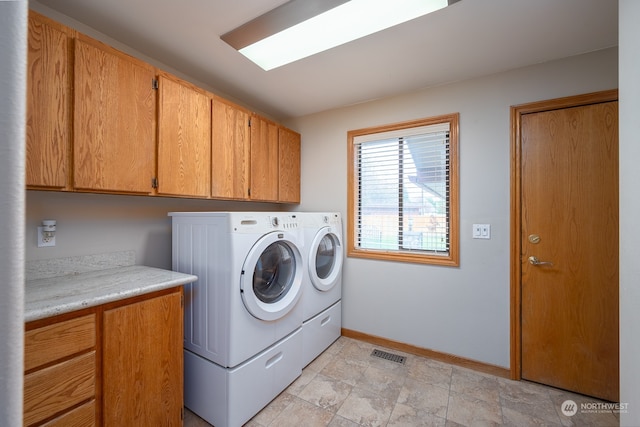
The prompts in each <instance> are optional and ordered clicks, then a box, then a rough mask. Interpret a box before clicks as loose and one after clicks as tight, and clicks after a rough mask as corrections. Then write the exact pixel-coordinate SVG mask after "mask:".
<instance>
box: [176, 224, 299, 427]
mask: <svg viewBox="0 0 640 427" xmlns="http://www.w3.org/2000/svg"><path fill="white" fill-rule="evenodd" d="M169 215H170V216H171V217H172V252H173V269H174V270H175V271H179V272H189V273H190V274H195V275H197V276H198V280H197V281H196V282H193V283H191V284H189V285H188V286H186V287H185V310H184V312H185V318H184V367H185V390H184V396H185V406H187V407H188V408H189V409H191V410H192V411H193V412H195V413H196V414H198V415H199V416H200V417H202V418H204V419H205V420H207V421H208V422H209V423H211V424H214V425H215V426H216V427H226V426H239V425H242V424H243V423H245V422H246V421H248V420H249V419H250V418H251V417H253V416H254V415H255V414H256V413H257V412H259V411H260V409H262V408H263V407H264V406H266V405H267V404H268V403H269V402H270V401H271V400H272V399H273V398H275V397H276V396H277V395H278V394H279V393H280V392H281V391H282V390H284V389H285V388H286V387H287V386H288V385H289V384H290V383H291V382H293V380H295V379H296V378H297V377H298V376H299V375H300V374H301V373H302V367H303V365H302V345H303V343H302V333H301V331H302V330H301V326H302V320H303V310H302V305H301V302H300V298H301V295H302V291H303V279H304V258H303V257H304V253H305V251H304V248H303V246H302V242H303V235H302V228H301V226H300V223H299V220H298V218H297V216H296V215H292V214H287V213H264V212H171V213H170V214H169Z"/></svg>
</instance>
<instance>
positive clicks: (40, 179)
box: [26, 11, 71, 189]
mask: <svg viewBox="0 0 640 427" xmlns="http://www.w3.org/2000/svg"><path fill="white" fill-rule="evenodd" d="M70 31H71V30H70V29H69V28H66V27H64V26H63V25H60V24H58V23H56V22H53V21H51V20H50V19H48V18H45V17H43V16H42V15H39V14H37V13H35V12H33V11H29V52H28V61H29V62H28V68H27V70H28V71H27V72H28V74H27V77H28V78H27V135H26V150H27V159H26V184H27V186H29V187H49V188H57V189H62V188H66V187H67V186H68V182H67V177H68V176H69V158H70V155H69V152H70V150H71V145H70V144H71V69H70V68H71V66H70V64H71V62H70V61H71V59H70V57H71V52H70V50H69V49H70V46H71V44H70V41H71V38H70V37H69V33H70Z"/></svg>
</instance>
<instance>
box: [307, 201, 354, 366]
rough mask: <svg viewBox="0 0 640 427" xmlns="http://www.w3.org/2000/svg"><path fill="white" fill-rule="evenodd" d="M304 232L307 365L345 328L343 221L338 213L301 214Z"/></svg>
mask: <svg viewBox="0 0 640 427" xmlns="http://www.w3.org/2000/svg"><path fill="white" fill-rule="evenodd" d="M298 216H299V217H300V220H301V222H302V228H303V230H304V246H305V248H306V270H305V273H306V274H305V276H304V283H303V288H304V289H303V293H302V301H301V302H302V307H303V319H304V321H303V324H302V335H303V360H304V365H305V366H306V365H307V364H308V363H310V362H311V361H312V360H313V359H315V358H316V357H317V356H318V355H319V354H320V353H322V352H323V351H324V350H325V349H326V348H327V347H329V346H330V345H331V343H333V342H334V341H335V340H336V339H338V338H339V337H340V334H341V328H342V301H341V300H342V264H343V260H344V245H343V243H342V219H341V216H340V213H337V212H330V213H326V212H301V213H298Z"/></svg>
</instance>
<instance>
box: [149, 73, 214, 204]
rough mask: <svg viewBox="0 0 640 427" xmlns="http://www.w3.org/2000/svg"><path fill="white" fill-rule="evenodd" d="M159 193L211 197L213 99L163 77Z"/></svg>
mask: <svg viewBox="0 0 640 427" xmlns="http://www.w3.org/2000/svg"><path fill="white" fill-rule="evenodd" d="M159 91H160V92H159V101H158V194H169V195H176V196H194V197H208V196H209V195H210V194H211V98H210V97H209V96H207V95H206V94H205V93H204V92H203V91H200V90H198V89H196V88H194V87H193V86H191V85H189V84H188V83H186V82H182V81H180V80H177V79H172V78H167V77H165V76H160V77H159Z"/></svg>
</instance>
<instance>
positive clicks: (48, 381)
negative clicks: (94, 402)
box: [24, 351, 96, 425]
mask: <svg viewBox="0 0 640 427" xmlns="http://www.w3.org/2000/svg"><path fill="white" fill-rule="evenodd" d="M95 384H96V353H95V351H92V352H91V353H87V354H83V355H82V356H79V357H76V358H73V359H70V360H67V361H64V362H62V363H58V364H57V365H53V366H49V367H47V368H44V369H42V370H39V371H36V372H33V373H31V374H28V375H26V376H25V378H24V424H25V425H30V424H33V423H36V422H38V421H42V420H44V419H46V418H48V417H50V416H52V415H54V414H57V413H59V412H61V411H64V410H65V409H67V408H70V407H72V406H73V405H76V404H78V403H81V402H82V401H84V400H88V399H90V398H91V397H93V396H94V395H95Z"/></svg>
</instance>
